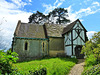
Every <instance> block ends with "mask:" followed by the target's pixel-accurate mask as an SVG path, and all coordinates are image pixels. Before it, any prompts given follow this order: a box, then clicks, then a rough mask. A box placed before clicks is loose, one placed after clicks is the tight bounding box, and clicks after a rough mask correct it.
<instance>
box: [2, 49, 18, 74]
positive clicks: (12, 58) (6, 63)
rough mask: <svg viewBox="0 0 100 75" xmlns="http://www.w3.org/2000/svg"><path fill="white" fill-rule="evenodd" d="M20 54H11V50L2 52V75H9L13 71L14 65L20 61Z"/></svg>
mask: <svg viewBox="0 0 100 75" xmlns="http://www.w3.org/2000/svg"><path fill="white" fill-rule="evenodd" d="M17 56H18V54H17V53H15V52H11V50H9V51H7V52H4V50H0V73H1V74H9V73H11V72H12V71H13V68H12V63H14V62H16V60H17V59H18V57H17Z"/></svg>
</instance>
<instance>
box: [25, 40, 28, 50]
mask: <svg viewBox="0 0 100 75" xmlns="http://www.w3.org/2000/svg"><path fill="white" fill-rule="evenodd" d="M27 49H28V43H27V42H25V50H27Z"/></svg>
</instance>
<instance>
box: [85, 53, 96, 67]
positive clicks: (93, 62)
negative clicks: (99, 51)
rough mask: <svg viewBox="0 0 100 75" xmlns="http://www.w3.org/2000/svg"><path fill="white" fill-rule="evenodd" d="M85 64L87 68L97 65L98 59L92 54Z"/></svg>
mask: <svg viewBox="0 0 100 75" xmlns="http://www.w3.org/2000/svg"><path fill="white" fill-rule="evenodd" d="M85 63H86V66H91V65H95V64H97V58H96V57H95V56H94V55H93V54H92V55H90V56H89V57H88V58H87V59H86V61H85Z"/></svg>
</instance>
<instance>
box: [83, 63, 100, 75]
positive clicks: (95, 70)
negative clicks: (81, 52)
mask: <svg viewBox="0 0 100 75" xmlns="http://www.w3.org/2000/svg"><path fill="white" fill-rule="evenodd" d="M82 75H100V64H98V65H95V66H91V67H90V68H89V69H88V70H86V71H84V72H83V73H82Z"/></svg>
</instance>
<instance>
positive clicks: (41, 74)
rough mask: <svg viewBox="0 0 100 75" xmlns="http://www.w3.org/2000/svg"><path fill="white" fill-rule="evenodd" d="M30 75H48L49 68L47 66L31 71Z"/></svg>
mask: <svg viewBox="0 0 100 75" xmlns="http://www.w3.org/2000/svg"><path fill="white" fill-rule="evenodd" d="M29 74H30V75H47V69H46V68H42V69H39V70H35V71H29Z"/></svg>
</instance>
